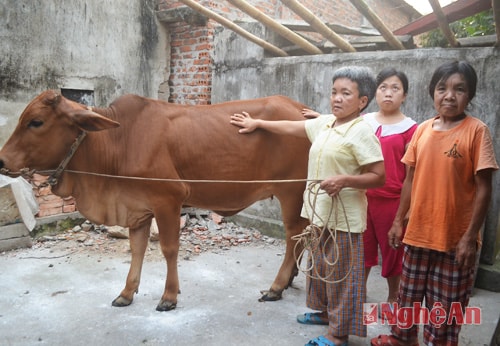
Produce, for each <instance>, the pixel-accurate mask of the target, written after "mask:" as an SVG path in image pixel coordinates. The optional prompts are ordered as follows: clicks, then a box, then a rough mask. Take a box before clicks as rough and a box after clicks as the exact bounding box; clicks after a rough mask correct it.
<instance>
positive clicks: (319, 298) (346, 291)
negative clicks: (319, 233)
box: [306, 231, 367, 337]
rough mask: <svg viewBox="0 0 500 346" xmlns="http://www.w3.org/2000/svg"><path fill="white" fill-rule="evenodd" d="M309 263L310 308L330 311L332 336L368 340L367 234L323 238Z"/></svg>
mask: <svg viewBox="0 0 500 346" xmlns="http://www.w3.org/2000/svg"><path fill="white" fill-rule="evenodd" d="M308 261H309V265H310V267H309V268H312V269H311V271H310V273H309V274H310V275H308V277H307V281H306V285H307V286H306V290H307V298H306V304H307V306H308V307H309V308H310V309H313V310H318V311H327V312H328V320H329V326H328V333H329V334H330V335H333V336H345V335H356V336H360V337H365V336H366V334H367V331H366V325H364V324H363V303H365V301H366V289H365V265H364V250H363V234H362V233H348V232H343V231H337V232H335V237H334V240H333V239H331V238H330V239H329V240H328V239H326V237H322V239H321V240H320V242H319V245H318V246H317V247H316V248H315V249H312V250H311V253H310V254H309V260H308ZM311 265H313V267H311ZM311 276H312V277H311ZM320 278H326V280H328V281H336V282H330V283H329V282H325V281H323V280H321V279H320Z"/></svg>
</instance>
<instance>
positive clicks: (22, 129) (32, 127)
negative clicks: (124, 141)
mask: <svg viewBox="0 0 500 346" xmlns="http://www.w3.org/2000/svg"><path fill="white" fill-rule="evenodd" d="M118 126H120V124H119V123H117V122H115V121H113V120H110V119H108V118H105V117H103V116H101V115H99V114H97V113H94V112H92V111H91V110H90V109H88V108H87V107H86V106H84V105H81V104H79V103H76V102H73V101H70V100H68V99H66V98H64V97H63V96H61V95H60V94H58V93H57V92H55V91H45V92H43V93H42V94H40V95H38V96H37V97H36V98H35V99H34V100H33V101H31V103H30V104H29V105H28V106H27V107H26V109H25V110H24V111H23V113H22V114H21V117H20V118H19V123H18V124H17V126H16V129H15V130H14V132H13V133H12V135H11V136H10V138H9V139H8V140H7V142H6V143H5V145H4V146H3V148H2V149H1V150H0V168H4V169H7V170H9V171H12V172H15V171H19V170H20V169H22V168H30V169H36V170H49V169H54V168H56V167H57V166H58V165H59V163H60V162H61V161H62V160H63V159H64V157H65V156H66V154H67V152H68V150H69V148H70V147H71V144H72V143H73V142H74V141H75V138H76V137H77V136H78V134H79V133H81V132H82V130H83V131H100V130H106V129H110V128H115V127H118Z"/></svg>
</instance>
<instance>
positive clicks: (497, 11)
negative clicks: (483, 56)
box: [491, 0, 500, 47]
mask: <svg viewBox="0 0 500 346" xmlns="http://www.w3.org/2000/svg"><path fill="white" fill-rule="evenodd" d="M491 6H492V7H493V16H494V18H495V32H496V33H497V42H496V43H495V47H500V0H492V1H491Z"/></svg>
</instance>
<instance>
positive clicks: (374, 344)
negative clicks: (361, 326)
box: [370, 335, 418, 346]
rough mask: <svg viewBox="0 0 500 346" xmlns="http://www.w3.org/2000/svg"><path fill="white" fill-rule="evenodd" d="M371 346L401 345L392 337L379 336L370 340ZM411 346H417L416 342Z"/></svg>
mask: <svg viewBox="0 0 500 346" xmlns="http://www.w3.org/2000/svg"><path fill="white" fill-rule="evenodd" d="M370 345H371V346H400V345H401V344H400V343H399V341H398V338H396V337H395V336H394V335H379V336H377V337H376V338H373V339H371V341H370ZM412 346H418V342H415V343H414V344H412Z"/></svg>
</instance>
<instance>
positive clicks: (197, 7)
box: [179, 0, 288, 56]
mask: <svg viewBox="0 0 500 346" xmlns="http://www.w3.org/2000/svg"><path fill="white" fill-rule="evenodd" d="M179 1H180V2H182V3H183V4H185V5H187V6H189V7H191V8H192V9H193V10H195V11H197V12H199V13H201V14H203V15H204V16H206V17H208V18H210V19H213V20H215V21H216V22H218V23H220V24H221V25H223V26H225V27H226V28H228V29H230V30H233V31H234V32H235V33H237V34H238V35H241V36H242V37H244V38H246V39H247V40H249V41H251V42H253V43H255V44H257V45H259V46H261V47H262V48H264V49H265V50H268V51H270V52H272V53H274V54H275V55H277V56H288V54H287V53H286V52H285V51H284V50H283V49H280V48H278V47H276V46H274V45H272V44H270V43H268V42H266V41H264V40H262V39H260V38H259V37H257V36H255V35H253V34H252V33H250V32H248V31H246V30H245V29H243V28H241V27H240V26H238V25H236V24H234V23H233V22H231V21H230V20H228V19H226V18H224V17H222V16H221V15H219V14H217V13H215V12H214V11H211V10H209V9H206V8H205V7H203V6H201V5H200V4H198V3H197V2H195V1H193V0H179Z"/></svg>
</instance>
